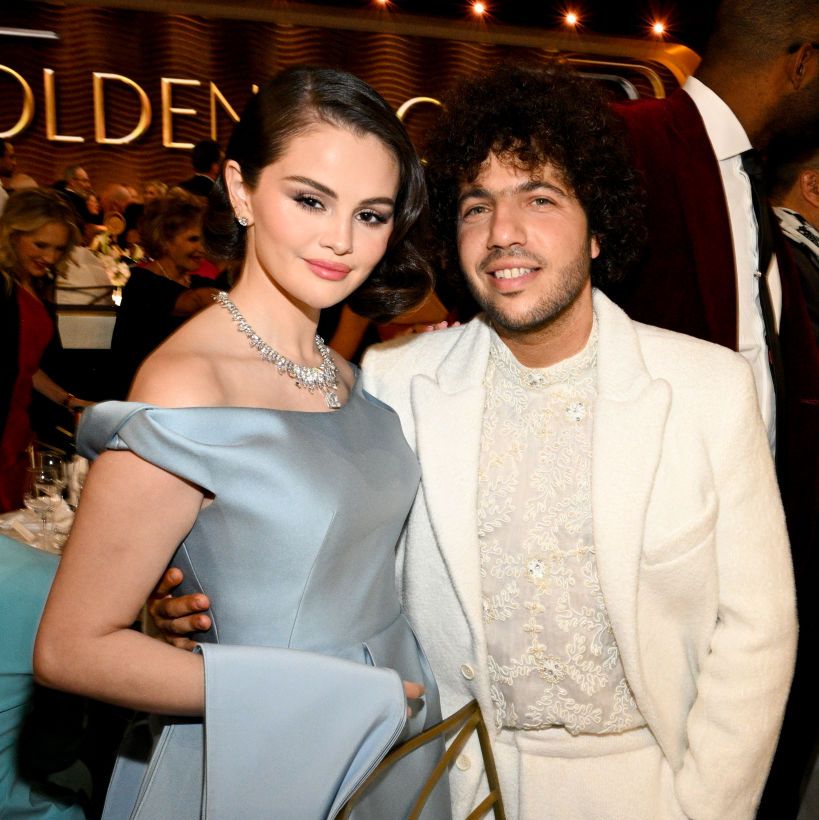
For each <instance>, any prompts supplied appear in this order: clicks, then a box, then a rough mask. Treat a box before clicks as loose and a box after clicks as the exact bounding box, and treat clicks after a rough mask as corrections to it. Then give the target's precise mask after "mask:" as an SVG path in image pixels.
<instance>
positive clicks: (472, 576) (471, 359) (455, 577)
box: [410, 318, 490, 651]
mask: <svg viewBox="0 0 819 820" xmlns="http://www.w3.org/2000/svg"><path fill="white" fill-rule="evenodd" d="M489 339H490V336H489V328H488V327H487V325H486V324H485V323H484V321H483V320H482V319H480V318H478V319H474V320H473V321H472V322H470V323H469V325H467V327H466V328H465V330H464V332H463V334H462V336H461V338H460V339H459V340H458V342H457V344H456V345H455V346H454V347H453V349H452V350H451V351H450V353H449V354H448V355H447V357H446V359H444V361H443V362H442V363H441V366H440V367H439V368H438V371H437V372H436V375H435V378H434V379H433V378H430V377H428V376H424V375H418V376H415V377H413V379H412V383H411V386H410V391H411V392H410V397H411V399H410V400H411V403H412V413H413V417H414V419H415V429H416V437H417V438H416V441H417V448H418V457H419V460H420V462H421V483H422V487H423V493H424V499H425V502H426V507H427V513H428V515H429V520H430V523H431V525H432V530H433V533H434V535H435V540H436V543H437V545H438V549H439V550H440V552H441V556H442V558H443V560H444V562H445V564H446V567H447V571H448V572H449V575H450V578H451V579H452V585H453V587H454V589H455V591H456V593H457V595H458V598H459V600H460V603H461V607H462V609H463V611H464V615H465V616H466V619H467V621H468V622H469V625H470V629H471V631H472V633H473V636H474V637H475V643H476V647H480V649H481V650H483V651H485V640H484V638H483V619H482V605H481V578H480V549H479V545H478V522H477V493H478V459H479V453H480V437H481V424H482V420H483V405H484V388H483V376H484V372H485V370H486V362H487V360H488V357H489Z"/></svg>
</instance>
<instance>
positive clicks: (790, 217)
mask: <svg viewBox="0 0 819 820" xmlns="http://www.w3.org/2000/svg"><path fill="white" fill-rule="evenodd" d="M769 177H770V183H769V192H770V197H771V203H772V204H773V205H774V206H775V207H774V213H775V214H776V217H777V219H778V220H779V227H780V228H781V229H782V233H783V234H785V239H786V240H787V242H788V246H789V248H790V251H791V253H792V254H793V258H794V260H795V262H796V267H797V269H798V271H799V279H800V281H801V283H802V292H803V293H804V294H805V302H806V303H807V306H808V314H809V316H810V321H811V325H812V326H813V335H814V336H815V337H816V340H817V343H819V145H814V146H813V147H812V148H803V149H802V150H800V151H792V150H790V149H789V148H788V147H786V146H777V147H776V149H775V150H773V151H772V152H771V155H770V167H769Z"/></svg>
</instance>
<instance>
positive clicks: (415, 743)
mask: <svg viewBox="0 0 819 820" xmlns="http://www.w3.org/2000/svg"><path fill="white" fill-rule="evenodd" d="M455 732H457V734H455V737H454V738H453V740H452V743H450V745H449V748H448V749H447V750H446V752H445V753H444V754H443V756H442V757H441V759H440V760H439V761H438V764H437V765H436V766H435V768H434V769H433V770H432V772H431V773H430V775H429V777H428V778H427V780H426V782H425V783H424V785H423V787H422V789H421V791H420V793H419V795H418V799H417V800H416V801H415V805H414V806H413V807H412V810H411V812H410V814H409V816H408V818H407V820H418V818H419V817H420V816H421V811H422V810H423V808H424V805H425V804H426V802H427V799H428V798H429V796H430V794H432V790H433V789H434V788H435V786H436V785H437V783H438V781H439V780H440V779H441V777H443V776H444V775H446V772H447V770H448V769H449V766H450V765H451V764H452V762H453V761H454V760H455V758H456V757H457V756H458V755H459V754H460V752H461V750H462V749H463V747H464V746H465V745H466V742H467V740H469V738H470V736H471V735H472V733H473V732H477V733H478V741H479V743H480V746H481V755H482V757H483V764H484V769H485V770H486V779H487V781H488V783H489V794H488V795H487V796H486V797H485V798H484V799H483V800H482V801H481V802H480V803H479V804H478V805H477V806H476V807H475V808H474V809H473V810H472V812H470V814H469V815H468V816H467V817H466V818H465V820H479V818H481V817H486V816H487V813H488V811H489V809H490V808H491V809H492V811H493V813H494V817H495V820H506V812H505V811H504V808H503V798H502V796H501V791H500V783H499V782H498V770H497V768H496V767H495V758H494V757H493V755H492V747H491V745H490V742H489V732H487V730H486V724H485V723H484V722H483V716H482V715H481V710H480V707H479V706H478V704H477V701H474V700H472V701H470V702H469V703H467V704H466V706H463V707H462V708H461V709H459V710H458V711H457V712H455V714H453V715H451V716H450V717H448V718H446V719H445V720H442V721H441V722H440V723H437V724H436V725H435V726H432V727H431V728H429V729H427V730H426V731H424V732H421V734H419V735H416V736H415V737H413V738H411V739H410V740H408V741H406V743H402V744H401V745H400V746H397V747H396V748H395V749H393V750H392V751H391V752H390V753H389V754H388V755H387V756H386V757H385V758H384V759H383V760H382V761H381V763H379V764H378V766H376V768H375V769H374V770H373V771H372V772H371V773H370V775H369V777H367V778H366V779H365V780H364V782H363V783H361V785H360V786H359V787H358V788H357V789H356V790H355V791H354V792H353V794H352V795H351V796H350V799H349V800H348V801H347V802H346V803H345V804H344V806H343V808H342V809H341V811H340V812H339V814H338V815H337V817H338V820H349V817H350V814H351V812H352V810H353V808H354V806H355V804H356V803H357V802H358V801H359V800H360V799H361V798H362V797H363V796H364V793H365V792H366V791H367V788H368V787H369V786H370V784H371V783H372V782H373V781H374V780H376V779H377V778H379V777H380V776H381V775H382V774H383V773H384V771H385V770H386V769H388V768H389V767H390V766H392V765H393V764H394V763H397V762H398V761H399V760H401V758H403V757H406V755H408V754H410V753H411V752H414V751H415V750H416V749H418V748H420V747H421V746H424V745H425V744H427V743H429V742H430V741H432V740H434V739H436V738H438V737H440V736H441V735H450V734H453V733H455Z"/></svg>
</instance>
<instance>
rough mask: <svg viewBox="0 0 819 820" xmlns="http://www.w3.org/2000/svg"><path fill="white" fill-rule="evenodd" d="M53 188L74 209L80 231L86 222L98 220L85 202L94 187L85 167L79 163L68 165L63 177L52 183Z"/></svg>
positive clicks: (81, 231) (83, 228)
mask: <svg viewBox="0 0 819 820" xmlns="http://www.w3.org/2000/svg"><path fill="white" fill-rule="evenodd" d="M54 190H56V191H57V193H59V194H60V196H62V197H63V198H64V199H65V200H66V201H67V202H68V204H69V205H71V207H72V208H73V209H74V213H75V214H76V215H77V219H78V223H77V227H78V228H79V229H80V233H83V232H84V231H85V226H86V224H87V223H89V222H97V221H98V220H97V219H96V218H95V217H94V216H93V215H92V214H91V212H90V211H89V210H88V205H87V203H86V200H87V199H88V197H89V196H90V195H91V194H93V193H94V188H93V186H92V185H91V177H89V176H88V171H86V170H85V168H82V167H81V166H79V165H69V166H68V167H67V168H66V169H65V171H64V172H63V178H62V179H61V180H58V181H57V182H55V183H54Z"/></svg>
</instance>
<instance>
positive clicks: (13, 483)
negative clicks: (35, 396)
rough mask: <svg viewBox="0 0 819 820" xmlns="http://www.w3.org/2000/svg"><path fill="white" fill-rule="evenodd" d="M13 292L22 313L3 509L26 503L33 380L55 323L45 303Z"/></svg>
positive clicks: (1, 471)
mask: <svg viewBox="0 0 819 820" xmlns="http://www.w3.org/2000/svg"><path fill="white" fill-rule="evenodd" d="M14 291H15V293H14V294H13V298H16V299H17V311H18V316H19V322H18V325H19V331H18V358H17V375H16V378H15V381H14V384H13V386H12V387H11V398H10V401H9V407H8V414H7V416H6V423H5V425H4V426H3V429H2V438H0V512H7V511H9V510H14V509H17V508H19V507H22V506H23V479H24V476H25V471H26V467H27V466H28V459H27V456H26V448H27V447H28V446H29V444H31V441H32V439H33V438H34V433H33V432H32V430H31V423H30V421H29V415H28V410H29V405H30V404H31V393H32V390H33V382H32V379H33V377H34V374H35V373H36V372H37V371H38V370H39V369H40V360H41V359H42V357H43V353H44V352H45V349H46V347H48V343H49V342H50V341H51V337H52V335H53V334H54V323H53V322H52V320H51V317H50V316H49V315H48V311H47V310H46V309H45V306H44V305H43V303H42V302H41V301H40V300H39V299H38V298H37V297H36V296H34V295H33V294H31V293H29V292H28V291H27V290H25V289H24V288H21V287H19V286H15V288H14ZM3 378H6V375H5V374H4V376H3Z"/></svg>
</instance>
